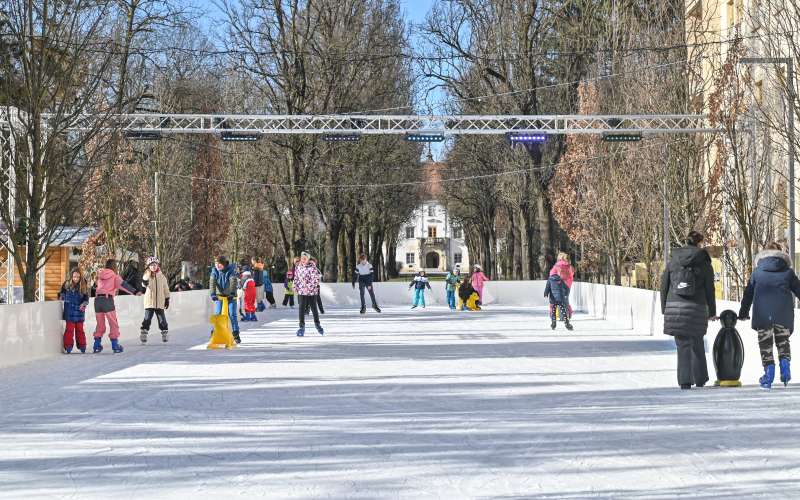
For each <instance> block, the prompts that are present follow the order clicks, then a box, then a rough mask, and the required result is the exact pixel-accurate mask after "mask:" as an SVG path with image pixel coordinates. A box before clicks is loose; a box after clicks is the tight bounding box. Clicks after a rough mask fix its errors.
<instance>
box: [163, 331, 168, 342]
mask: <svg viewBox="0 0 800 500" xmlns="http://www.w3.org/2000/svg"><path fill="white" fill-rule="evenodd" d="M168 340H169V331H168V330H161V342H167V341H168Z"/></svg>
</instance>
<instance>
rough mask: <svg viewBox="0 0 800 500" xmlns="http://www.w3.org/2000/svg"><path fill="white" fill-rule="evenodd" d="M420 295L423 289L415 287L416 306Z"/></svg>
mask: <svg viewBox="0 0 800 500" xmlns="http://www.w3.org/2000/svg"><path fill="white" fill-rule="evenodd" d="M420 295H422V290H419V289H415V290H414V307H417V306H418V305H419V298H420Z"/></svg>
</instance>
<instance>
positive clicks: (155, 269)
mask: <svg viewBox="0 0 800 500" xmlns="http://www.w3.org/2000/svg"><path fill="white" fill-rule="evenodd" d="M95 284H96V287H97V291H96V293H95V299H94V312H95V318H96V320H97V327H96V329H95V332H94V345H93V346H92V352H94V353H99V352H102V351H103V336H104V335H105V333H106V326H108V338H109V339H111V349H112V351H114V352H115V353H120V352H123V351H124V348H123V347H122V344H120V343H119V335H120V331H119V321H118V319H117V311H116V305H115V303H114V297H115V296H116V295H117V293H118V292H122V293H127V294H130V295H142V293H141V292H140V291H138V290H136V289H135V288H134V287H133V286H131V285H130V284H129V283H127V282H126V281H125V280H123V279H122V277H121V276H120V275H119V274H117V262H116V261H115V260H113V259H109V260H107V261H106V263H105V266H104V267H102V268H101V269H99V270H98V271H97V279H96V281H95ZM142 287H143V288H144V307H145V310H144V319H143V320H142V327H141V335H140V340H141V341H142V343H146V342H147V334H148V333H149V331H150V324H151V322H152V320H153V316H154V315H155V316H156V317H157V318H158V326H159V328H160V329H161V339H162V341H163V342H167V340H168V339H169V325H168V324H167V318H166V315H165V313H164V311H165V310H167V309H169V284H168V282H167V279H166V277H165V276H164V275H163V273H162V272H161V267H160V262H159V261H158V259H157V258H155V257H150V258H148V259H147V270H146V271H145V273H144V276H143V278H142ZM58 297H59V300H61V301H63V319H64V321H65V322H66V327H65V329H64V334H63V338H62V340H63V352H64V353H65V354H70V353H72V351H73V350H74V349H75V348H76V347H77V348H78V350H79V351H80V352H82V353H85V352H86V348H87V345H86V332H85V330H84V322H85V321H86V308H87V307H88V305H89V285H88V282H87V281H86V278H85V277H84V276H83V275H82V274H81V272H80V271H79V270H77V269H73V270H72V272H71V273H70V279H68V280H67V281H65V282H64V284H63V285H61V290H60V291H59V295H58ZM106 324H107V325H106Z"/></svg>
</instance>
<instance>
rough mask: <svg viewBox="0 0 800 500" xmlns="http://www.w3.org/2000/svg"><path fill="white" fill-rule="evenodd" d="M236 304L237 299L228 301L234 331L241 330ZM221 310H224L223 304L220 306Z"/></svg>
mask: <svg viewBox="0 0 800 500" xmlns="http://www.w3.org/2000/svg"><path fill="white" fill-rule="evenodd" d="M236 305H237V304H236V301H235V300H232V301H230V302H228V316H229V317H230V320H231V329H232V330H233V331H234V332H238V331H239V316H237V314H236V312H237V311H236ZM220 310H222V306H220Z"/></svg>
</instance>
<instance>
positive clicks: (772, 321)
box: [739, 250, 800, 331]
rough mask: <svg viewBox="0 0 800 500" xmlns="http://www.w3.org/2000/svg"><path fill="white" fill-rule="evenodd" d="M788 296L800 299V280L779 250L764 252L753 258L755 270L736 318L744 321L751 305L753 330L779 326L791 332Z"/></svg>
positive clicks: (792, 327)
mask: <svg viewBox="0 0 800 500" xmlns="http://www.w3.org/2000/svg"><path fill="white" fill-rule="evenodd" d="M792 294H794V295H795V296H796V297H799V298H800V280H798V279H797V275H796V274H795V273H794V271H793V270H792V268H791V266H790V260H789V256H788V255H786V254H785V253H783V252H781V251H780V250H765V251H763V252H761V253H759V254H758V255H757V256H756V269H755V270H754V271H753V274H752V276H750V281H749V282H748V283H747V288H746V289H745V291H744V297H743V298H742V307H741V309H739V317H740V318H746V317H747V316H748V314H749V312H750V305H751V304H752V305H753V322H752V326H753V330H764V329H766V328H772V326H773V325H781V326H783V327H786V328H788V329H789V331H792V330H794V304H793V303H792V302H793V300H792V299H793V297H792Z"/></svg>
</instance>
